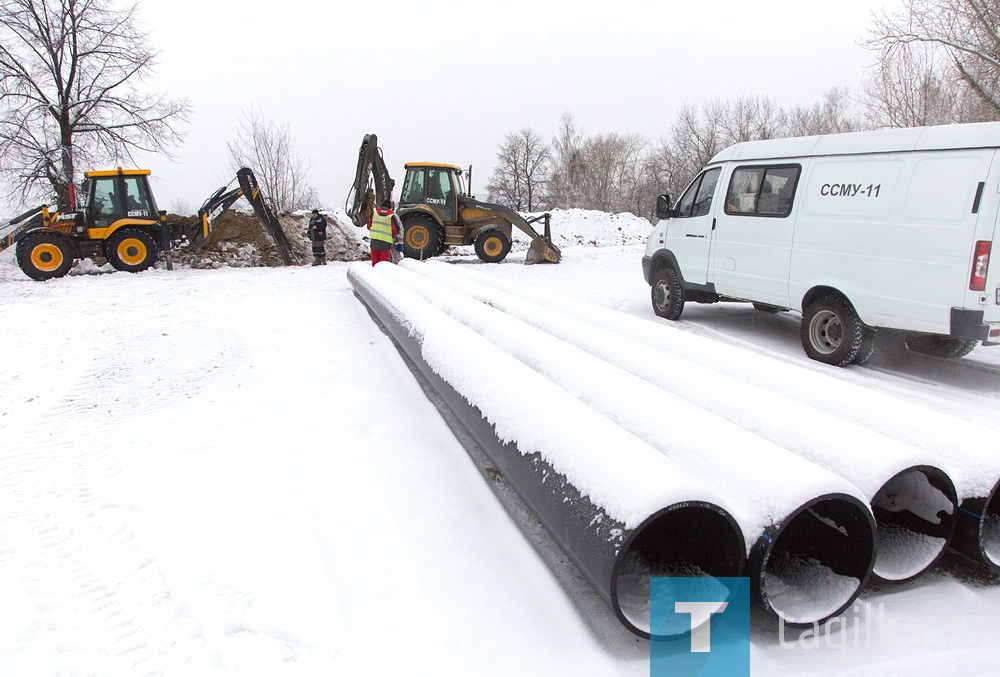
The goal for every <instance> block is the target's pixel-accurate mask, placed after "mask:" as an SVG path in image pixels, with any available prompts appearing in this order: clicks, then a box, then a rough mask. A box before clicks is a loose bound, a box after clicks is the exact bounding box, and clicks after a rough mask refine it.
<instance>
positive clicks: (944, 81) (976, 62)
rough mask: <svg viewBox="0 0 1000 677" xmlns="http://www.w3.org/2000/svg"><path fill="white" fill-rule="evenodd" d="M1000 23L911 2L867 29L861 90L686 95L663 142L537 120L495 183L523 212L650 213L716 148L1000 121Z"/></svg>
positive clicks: (994, 7)
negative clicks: (547, 125) (780, 95)
mask: <svg viewBox="0 0 1000 677" xmlns="http://www.w3.org/2000/svg"><path fill="white" fill-rule="evenodd" d="M998 27H1000V2H998V0H905V2H904V4H903V9H902V10H901V11H900V12H899V13H896V14H889V13H886V12H882V14H881V15H878V16H876V17H875V19H874V21H873V23H872V25H871V27H870V29H869V31H868V34H867V35H866V36H865V38H864V44H865V46H866V47H867V48H868V49H870V50H871V51H872V52H873V54H875V55H876V59H875V65H874V66H873V67H872V68H871V70H870V71H869V72H868V74H867V75H866V77H865V78H864V80H863V82H862V84H861V86H860V89H859V91H858V92H857V93H854V94H852V92H851V90H850V89H849V88H847V87H833V88H831V89H830V90H828V91H827V92H826V93H825V94H824V95H823V97H822V99H821V100H820V101H818V102H816V103H814V104H813V105H811V106H795V107H792V108H787V109H786V108H782V107H780V106H779V105H778V104H777V103H776V102H775V101H774V99H772V98H771V97H769V96H741V97H737V98H735V99H730V100H722V99H713V100H710V101H705V102H702V103H699V104H694V103H686V104H685V105H683V106H682V107H681V108H680V110H679V111H678V113H677V117H676V119H675V120H674V123H673V125H672V127H671V128H670V130H669V132H668V133H667V134H666V135H665V136H664V137H662V138H661V139H659V140H658V141H656V142H650V140H649V139H647V138H646V137H645V136H644V135H642V134H638V133H629V134H623V133H619V132H610V133H600V134H594V135H588V134H586V133H585V132H584V131H583V130H582V129H580V128H579V126H578V125H577V123H576V121H575V120H574V118H573V116H572V114H571V113H566V114H564V115H563V117H562V119H561V121H560V123H559V126H558V128H557V130H556V133H555V135H554V138H552V139H551V140H546V139H545V138H544V137H543V136H542V135H541V134H540V133H539V132H537V131H536V130H534V129H532V128H529V127H526V128H522V129H519V130H518V131H516V132H512V133H510V134H508V135H507V136H506V137H505V138H504V140H503V142H502V143H501V144H500V145H499V147H498V150H497V163H496V166H495V168H494V172H493V175H492V177H491V179H490V182H489V184H488V185H487V190H488V191H489V196H490V199H491V200H492V201H495V202H498V203H500V204H503V205H506V206H508V207H511V208H513V209H516V210H521V211H529V212H530V211H541V210H545V209H554V208H563V209H569V208H582V209H595V210H600V211H607V212H632V213H634V214H637V215H640V216H646V217H652V215H653V209H654V203H655V198H656V196H657V195H659V194H662V193H669V194H670V195H672V196H674V197H678V196H679V195H680V193H681V192H682V191H683V190H684V188H685V187H686V186H687V184H688V183H689V182H690V180H691V179H692V178H693V177H694V176H695V175H696V174H697V173H698V172H699V171H700V170H701V168H702V167H703V166H704V165H705V164H706V163H707V162H708V161H709V160H710V159H711V158H712V157H713V156H714V155H715V154H716V153H718V152H719V151H721V150H723V149H725V148H726V147H728V146H730V145H732V144H734V143H739V142H741V141H754V140H761V139H773V138H781V137H793V136H808V135H813V134H832V133H839V132H850V131H860V130H866V129H882V128H891V127H917V126H924V125H937V124H949V123H961V122H982V121H991V120H1000V28H998Z"/></svg>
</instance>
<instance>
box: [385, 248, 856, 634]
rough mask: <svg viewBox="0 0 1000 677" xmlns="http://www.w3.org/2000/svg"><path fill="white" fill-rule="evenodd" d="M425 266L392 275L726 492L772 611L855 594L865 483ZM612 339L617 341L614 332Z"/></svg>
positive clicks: (831, 605) (816, 608) (809, 614)
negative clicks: (860, 485) (428, 273)
mask: <svg viewBox="0 0 1000 677" xmlns="http://www.w3.org/2000/svg"><path fill="white" fill-rule="evenodd" d="M426 269H427V268H426V266H423V265H421V264H418V263H411V264H405V265H403V266H397V267H395V268H393V269H392V270H387V271H386V273H385V275H386V276H388V277H390V278H392V280H393V282H394V283H395V285H396V286H397V287H403V288H406V289H409V290H411V291H413V292H415V293H417V294H419V295H420V296H422V297H423V298H424V299H425V300H426V301H427V302H428V303H431V304H433V306H434V307H435V308H437V309H439V310H441V311H443V312H444V313H446V314H447V315H449V316H450V317H452V318H454V319H456V320H458V321H460V322H462V323H463V324H464V325H466V326H467V327H469V328H470V329H471V330H473V331H474V332H476V333H477V334H478V335H480V336H482V337H484V338H486V339H488V340H489V341H490V342H491V343H492V344H494V345H496V346H497V347H498V348H499V349H501V350H502V351H504V352H505V353H508V354H510V355H513V356H514V357H515V358H517V359H518V360H520V361H521V362H523V363H525V364H526V365H527V366H529V367H531V368H532V369H533V370H534V371H536V372H537V373H539V374H541V375H542V376H544V377H546V378H548V379H550V380H551V381H553V382H554V383H556V384H557V385H559V386H561V387H562V388H564V389H565V390H566V391H568V392H569V393H570V394H572V395H573V396H575V397H577V398H579V399H580V400H581V401H582V402H584V403H585V404H587V405H589V406H590V407H592V408H593V409H594V410H595V411H597V412H600V413H601V414H603V415H605V416H607V417H608V418H610V419H611V420H614V421H616V422H617V423H618V424H619V425H621V426H622V427H623V428H625V429H626V430H628V431H629V432H631V433H633V434H634V435H636V436H637V437H639V438H640V439H642V440H644V441H645V442H646V443H647V444H649V445H650V446H651V447H653V448H655V449H658V450H659V451H660V452H661V453H662V454H663V455H664V456H665V457H667V458H669V459H670V460H671V461H673V462H675V463H676V464H677V465H679V466H680V467H683V468H684V469H686V470H687V471H689V472H691V473H692V474H698V475H699V476H700V477H702V478H704V479H706V480H708V481H709V482H710V483H711V484H712V485H713V486H714V487H716V488H717V489H718V490H719V491H720V492H721V493H722V494H723V495H725V496H726V498H727V499H728V501H729V505H730V507H731V509H732V513H733V517H734V518H735V519H736V521H737V522H738V523H739V525H740V527H741V529H742V530H743V533H744V534H745V535H746V536H747V537H748V538H749V539H750V540H748V542H747V547H748V549H750V559H751V561H750V567H751V575H752V577H753V579H754V581H755V583H754V585H752V586H751V589H752V590H754V592H755V597H756V599H757V601H758V602H759V603H760V605H761V606H762V607H763V608H764V609H766V610H768V611H770V612H772V613H774V614H775V615H777V616H780V617H782V618H784V619H785V620H786V621H787V622H790V623H803V624H807V623H812V622H822V621H823V620H825V619H826V618H829V617H830V616H833V615H836V614H838V613H840V612H841V611H842V610H843V609H844V608H846V607H847V606H849V605H850V604H851V603H852V602H853V601H854V598H855V597H856V596H857V594H858V592H859V591H860V589H861V587H862V585H863V584H864V582H865V580H866V579H867V577H868V575H869V573H870V572H871V568H872V562H873V560H874V550H875V534H874V531H875V524H874V520H873V518H872V514H871V511H870V510H869V509H868V506H867V504H866V501H865V500H864V497H863V496H862V495H861V492H859V491H858V489H857V487H855V486H853V485H852V484H851V483H849V482H847V481H846V480H844V479H843V478H842V477H840V476H838V475H836V474H834V473H832V472H830V471H828V470H825V469H823V468H821V467H819V466H816V465H814V464H812V463H810V462H809V461H806V460H804V459H802V458H800V457H798V456H796V455H794V454H791V453H790V452H788V451H787V450H785V449H782V448H781V447H779V446H777V445H775V444H773V443H771V442H768V441H766V440H764V439H762V438H761V437H759V436H757V435H754V434H752V433H750V432H748V431H746V430H744V429H742V428H740V427H738V426H736V425H734V424H732V423H729V422H727V421H725V420H724V419H722V418H720V417H718V416H716V415H714V414H711V413H709V412H707V411H705V410H704V409H701V408H699V407H697V406H694V405H692V404H690V403H688V402H686V401H685V400H684V398H683V397H679V396H677V395H675V394H672V393H668V392H666V391H665V390H663V389H662V388H659V387H657V386H656V385H654V384H652V383H650V382H649V381H647V380H645V379H642V378H640V377H638V376H636V375H634V374H631V373H629V372H627V371H625V370H622V369H620V368H619V367H617V366H614V365H612V364H611V363H609V362H608V361H606V360H603V359H600V358H598V357H596V356H594V355H593V354H591V353H589V352H586V351H584V350H582V349H581V348H579V347H577V346H575V345H573V344H572V343H571V342H567V341H564V340H561V339H559V338H556V337H554V336H552V335H550V334H548V333H545V332H542V331H541V330H539V329H537V328H535V327H533V326H531V325H530V324H527V323H525V322H523V321H521V320H519V319H517V318H514V317H512V316H511V315H509V314H506V313H503V312H501V311H499V310H497V309H495V308H493V307H491V306H490V305H489V304H483V303H480V302H478V301H476V300H474V299H472V298H470V297H469V296H466V295H464V294H462V293H459V292H457V291H454V289H455V288H457V287H458V286H459V285H455V284H454V282H455V280H454V279H452V278H449V279H447V280H445V283H441V282H439V281H435V280H433V279H431V278H429V277H424V276H422V275H419V274H418V273H419V272H422V271H425V270H426ZM463 291H464V290H463ZM525 302H527V301H525ZM609 341H610V342H611V345H616V344H617V339H616V337H613V336H612V337H610V339H609ZM750 546H753V547H752V548H750Z"/></svg>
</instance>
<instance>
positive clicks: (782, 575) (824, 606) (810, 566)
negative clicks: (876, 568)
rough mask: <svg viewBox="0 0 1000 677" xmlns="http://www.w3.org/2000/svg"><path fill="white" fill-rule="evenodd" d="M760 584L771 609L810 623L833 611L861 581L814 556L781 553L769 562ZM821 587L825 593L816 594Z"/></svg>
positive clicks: (788, 618) (792, 618)
mask: <svg viewBox="0 0 1000 677" xmlns="http://www.w3.org/2000/svg"><path fill="white" fill-rule="evenodd" d="M764 584H765V585H766V586H767V588H768V590H769V592H770V595H769V599H770V600H771V605H772V606H773V607H774V609H775V611H777V612H778V614H779V615H780V616H781V617H782V618H783V619H784V620H786V621H787V622H789V623H810V622H812V621H813V619H816V618H826V617H827V616H829V615H830V614H832V613H836V612H837V610H838V609H840V608H841V607H842V606H843V605H844V600H845V599H848V598H850V596H851V594H853V593H854V591H855V590H857V588H858V586H859V585H860V584H861V581H859V580H858V579H856V578H852V577H850V576H842V575H840V574H838V573H836V572H835V571H833V569H831V568H830V567H827V566H824V565H823V564H821V563H820V562H819V561H818V560H816V559H813V558H805V557H798V556H793V555H789V554H788V553H782V554H781V555H780V556H778V557H776V558H775V559H774V560H773V561H772V562H771V567H770V569H769V570H768V573H766V574H765V575H764ZM817 590H821V591H823V592H824V593H825V594H822V595H817V594H816V591H817Z"/></svg>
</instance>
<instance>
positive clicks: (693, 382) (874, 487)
mask: <svg viewBox="0 0 1000 677" xmlns="http://www.w3.org/2000/svg"><path fill="white" fill-rule="evenodd" d="M403 265H404V266H405V267H406V268H407V270H411V271H414V272H417V273H420V274H422V275H425V276H428V277H430V278H432V279H435V280H439V281H441V282H442V283H443V284H445V285H446V286H448V287H449V288H451V289H455V290H460V291H461V292H462V293H463V294H466V295H468V296H470V297H472V298H474V299H477V300H479V301H481V302H483V303H486V304H488V305H489V306H490V307H492V308H496V309H497V310H500V311H503V312H505V313H508V314H510V315H511V316H514V317H517V318H519V319H521V320H523V321H525V322H527V323H528V324H530V325H532V326H534V327H536V328H538V329H540V330H542V331H545V332H547V333H549V334H551V335H553V336H556V337H558V338H561V339H563V340H566V341H568V342H570V343H572V344H573V345H575V346H578V347H579V348H582V349H583V350H586V351H588V352H590V353H591V354H593V355H595V356H597V357H599V358H601V359H603V360H606V361H607V362H610V363H611V364H614V365H616V366H618V367H620V368H622V369H624V370H626V371H628V372H630V373H632V374H634V375H636V376H638V377H641V378H643V379H645V380H647V381H649V382H650V383H652V384H654V385H656V386H658V387H660V388H662V389H664V390H666V391H668V392H672V393H674V394H675V395H678V396H679V397H681V398H683V399H684V400H685V401H687V402H690V403H692V404H695V405H698V406H699V407H701V408H702V409H705V410H706V411H710V412H712V413H714V414H716V415H718V416H721V417H722V418H725V419H726V420H728V421H730V422H732V423H734V424H736V425H738V426H740V427H741V428H744V429H746V430H749V431H751V432H753V433H756V434H757V435H759V436H761V437H763V438H765V439H767V440H770V441H772V442H774V443H775V444H777V445H779V446H781V447H783V448H785V449H788V450H790V451H792V452H793V453H795V454H796V455H798V456H801V457H803V458H805V459H807V460H810V461H812V462H813V463H816V464H817V465H820V466H823V467H824V468H827V469H828V470H831V471H832V472H834V473H836V474H838V475H840V476H842V477H844V478H846V479H847V480H849V481H850V482H851V483H853V484H854V485H856V486H857V487H858V488H860V489H861V491H862V492H863V493H864V495H865V498H866V499H867V500H868V502H869V504H870V505H871V507H872V510H873V511H874V516H875V521H876V524H877V525H878V531H879V547H878V550H877V555H876V559H875V565H874V568H873V571H872V574H873V576H874V577H875V578H876V579H877V580H881V581H886V582H902V581H908V580H911V579H913V578H915V577H917V576H919V575H920V574H922V573H924V572H926V571H927V570H928V569H929V568H930V567H931V566H932V565H933V564H934V563H935V562H936V561H937V560H938V558H940V556H941V555H942V554H943V553H944V551H945V548H946V546H947V544H948V541H949V539H950V538H951V537H952V533H953V531H954V527H955V521H956V519H957V517H958V503H957V495H956V490H955V486H954V484H953V483H952V481H951V478H950V477H949V476H948V474H947V473H946V472H944V471H943V470H942V469H941V468H939V467H936V465H935V463H936V459H935V455H934V454H932V453H930V452H929V451H926V450H924V449H919V448H917V447H914V446H912V445H910V444H907V443H905V442H900V441H899V440H896V439H894V438H892V437H889V436H887V435H884V434H881V433H878V432H876V431H873V430H871V429H870V428H866V427H863V426H860V425H858V424H857V423H854V422H853V421H849V420H846V419H844V418H839V417H836V416H833V415H831V414H829V413H826V412H823V411H820V410H818V409H816V408H815V407H812V406H809V404H808V403H806V402H800V401H798V400H793V399H791V398H789V397H785V396H783V395H780V394H777V393H774V392H771V391H769V390H766V389H764V388H761V387H760V386H757V385H754V384H750V383H746V382H744V381H742V380H740V379H738V378H734V377H732V376H729V375H727V374H723V373H720V372H716V371H713V370H709V369H708V368H706V367H704V366H702V365H699V364H695V363H693V362H691V361H689V360H685V359H682V358H679V357H676V356H673V355H670V354H665V353H664V352H663V351H661V350H658V349H655V348H652V347H651V346H649V345H647V344H645V343H642V342H639V341H635V340H633V339H630V338H628V337H625V336H622V335H621V334H618V333H616V332H614V331H611V330H609V329H605V328H604V327H601V326H597V325H595V324H592V323H589V322H586V321H584V320H581V319H578V318H577V317H575V316H574V315H573V314H572V312H566V309H567V308H571V307H572V306H573V305H574V303H573V302H572V301H570V300H569V299H564V305H563V307H562V309H556V308H553V307H548V306H541V305H538V304H536V303H533V302H532V301H531V299H530V298H529V297H528V295H527V294H528V292H527V291H524V295H520V294H514V293H511V292H507V291H503V290H501V289H497V288H496V287H495V286H493V285H492V284H491V283H492V282H494V278H493V277H489V278H487V277H486V276H484V275H481V274H476V273H469V274H462V273H459V272H457V271H456V267H455V266H450V265H447V264H443V263H440V262H429V263H428V264H426V265H421V264H417V263H414V262H405V263H404V264H403ZM703 349H704V350H706V351H714V349H715V346H714V342H713V343H710V342H707V341H704V343H703ZM745 357H746V361H747V362H749V361H751V360H753V359H755V356H753V355H747V356H745ZM827 378H829V377H827Z"/></svg>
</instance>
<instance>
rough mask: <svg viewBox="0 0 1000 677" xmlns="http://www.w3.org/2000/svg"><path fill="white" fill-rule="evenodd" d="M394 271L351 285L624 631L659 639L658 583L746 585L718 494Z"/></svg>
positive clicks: (742, 560) (736, 538)
mask: <svg viewBox="0 0 1000 677" xmlns="http://www.w3.org/2000/svg"><path fill="white" fill-rule="evenodd" d="M394 267H395V266H387V265H381V266H376V267H374V268H372V267H370V266H366V265H363V264H358V265H354V266H352V267H350V268H349V270H348V279H349V280H350V282H351V285H352V286H353V288H354V290H355V293H356V294H357V295H358V297H359V298H360V299H361V300H362V301H363V302H364V304H365V305H366V306H367V307H368V309H369V312H370V313H371V314H372V315H373V317H374V318H376V320H377V321H378V323H379V324H381V326H382V327H383V328H384V329H385V331H386V332H387V333H388V334H389V335H390V336H391V337H392V338H393V340H394V341H395V343H396V345H397V346H398V347H399V348H400V350H401V352H402V353H403V354H404V355H405V356H406V357H408V358H409V360H410V361H412V363H413V364H414V365H415V366H416V367H417V369H419V371H420V373H421V374H422V375H423V376H424V378H425V379H426V380H427V381H428V382H429V383H430V385H431V386H432V387H433V388H434V390H435V391H436V392H437V393H438V395H439V396H440V397H441V398H442V399H443V400H444V402H445V403H446V404H447V405H448V407H449V408H450V409H451V410H452V411H453V412H454V413H455V415H456V416H457V418H458V419H459V420H460V421H461V422H462V424H463V426H465V428H466V429H467V430H468V431H469V433H470V434H471V435H472V437H473V439H475V441H476V443H477V444H478V445H479V446H480V447H482V449H483V450H484V452H485V453H486V454H487V455H488V456H489V458H490V460H491V462H492V463H493V464H494V465H495V466H496V467H497V469H498V470H500V472H501V473H502V474H503V475H504V477H505V478H506V479H507V481H508V482H509V483H510V485H511V486H512V487H513V488H514V489H515V491H516V492H517V493H518V495H519V496H520V497H521V498H522V500H523V501H524V503H525V504H526V505H527V506H528V508H529V509H530V510H531V511H532V512H533V513H534V515H535V516H536V517H537V518H538V520H539V521H540V522H541V523H542V524H543V525H544V527H545V528H546V530H547V531H548V532H549V533H550V534H551V536H552V537H553V539H554V540H555V541H556V542H557V543H558V544H559V546H560V547H561V548H562V549H563V550H564V552H565V553H566V554H567V556H568V557H569V558H570V559H571V560H572V561H573V562H574V564H575V565H576V566H577V568H578V569H579V570H580V571H581V573H582V574H583V575H584V577H585V578H586V579H587V580H588V581H589V582H590V584H591V585H592V586H593V587H594V588H595V589H596V590H597V592H598V593H599V594H600V595H601V597H602V598H603V599H604V600H605V601H606V602H607V603H608V604H609V605H610V606H611V608H612V610H613V611H614V613H615V615H616V616H617V618H618V619H619V620H620V621H621V622H622V623H623V624H624V625H625V627H626V628H628V629H629V630H630V631H631V632H633V633H635V634H637V635H639V636H641V637H649V636H650V626H649V589H650V588H649V578H650V577H651V576H706V577H709V578H708V579H707V580H710V577H724V576H725V577H732V576H740V575H742V573H743V569H744V567H745V564H746V550H745V539H744V536H743V534H742V532H741V531H740V528H739V526H738V525H737V523H736V522H735V520H734V519H733V517H732V516H731V515H730V513H729V512H728V511H727V510H726V508H725V500H724V499H723V498H722V497H721V496H720V495H719V494H718V492H717V491H715V490H714V489H712V488H711V487H709V486H708V485H707V484H706V483H704V482H703V481H701V480H700V479H698V478H696V477H694V476H692V475H690V474H688V473H686V472H684V471H683V470H682V469H680V468H679V467H677V466H676V465H674V464H672V463H671V462H670V461H668V460H667V459H665V458H664V457H663V456H662V455H661V454H659V453H658V452H656V451H655V450H654V449H651V448H649V447H648V445H646V444H644V443H643V442H642V441H641V440H639V439H638V438H636V437H635V436H633V435H631V434H629V433H627V432H626V431H624V430H623V429H621V428H620V427H619V426H617V425H616V424H614V423H613V422H612V421H610V420H608V419H607V418H606V417H603V416H601V415H600V414H598V413H596V412H594V411H593V410H591V409H589V408H588V407H586V406H585V405H583V404H582V403H580V402H579V401H577V400H575V399H574V398H572V397H570V396H569V395H567V394H566V393H565V392H564V391H562V390H561V389H559V388H557V387H556V386H555V385H554V384H552V383H550V382H548V381H547V380H546V379H544V378H543V377H541V376H540V375H538V374H537V373H535V372H533V371H532V370H531V369H529V368H528V367H526V366H525V365H523V364H521V363H519V362H518V361H517V360H515V359H514V358H512V357H510V356H509V355H506V354H504V353H502V352H501V351H499V350H497V349H496V348H495V347H493V346H492V345H490V344H489V343H488V342H487V341H486V340H485V339H483V338H482V337H480V336H478V335H476V334H475V333H474V332H472V331H470V330H469V329H467V328H465V327H463V326H461V325H459V324H458V323H457V322H455V321H454V320H451V319H450V318H448V317H447V316H446V315H444V314H443V313H441V312H440V311H438V310H436V309H434V308H433V307H432V306H431V305H430V304H428V303H427V302H426V301H424V300H422V299H420V298H419V297H417V296H415V295H414V294H412V293H411V292H408V291H407V290H405V289H403V288H401V287H400V286H399V285H397V284H394V283H393V282H392V281H391V280H390V279H389V277H388V276H387V275H383V274H380V273H382V272H384V270H385V269H389V268H394ZM687 630H689V628H683V629H679V630H678V632H686V631H687ZM654 636H659V633H658V632H657V633H654Z"/></svg>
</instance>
